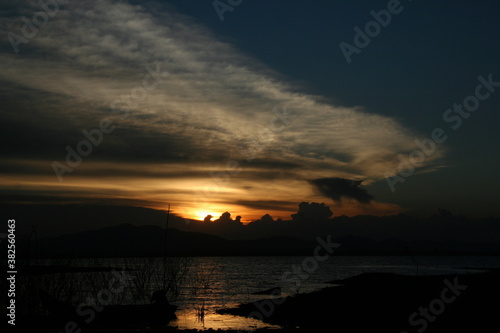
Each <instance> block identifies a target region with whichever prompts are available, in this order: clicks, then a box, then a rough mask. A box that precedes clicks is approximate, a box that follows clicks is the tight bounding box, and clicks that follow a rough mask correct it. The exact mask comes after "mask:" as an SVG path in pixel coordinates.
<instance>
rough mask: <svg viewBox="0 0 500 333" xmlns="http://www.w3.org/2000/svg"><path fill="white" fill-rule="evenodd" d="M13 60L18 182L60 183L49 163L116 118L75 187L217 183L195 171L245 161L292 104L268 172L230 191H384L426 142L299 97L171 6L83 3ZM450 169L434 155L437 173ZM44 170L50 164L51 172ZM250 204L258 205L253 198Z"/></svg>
mask: <svg viewBox="0 0 500 333" xmlns="http://www.w3.org/2000/svg"><path fill="white" fill-rule="evenodd" d="M19 3H20V2H19ZM16 8H18V9H20V8H22V6H20V5H17V7H16ZM19 15H26V10H23V13H19ZM19 19H20V18H19V16H16V15H13V13H12V12H11V11H10V12H9V15H8V16H5V17H3V18H2V20H5V21H4V24H3V26H2V30H3V31H1V32H2V34H6V33H7V32H9V31H11V30H15V29H16V28H17V29H18V28H19V25H18V22H19ZM2 50H3V52H2V53H1V54H0V63H1V64H2V71H0V81H1V82H3V86H4V88H1V90H0V94H1V95H2V98H3V100H4V103H5V109H6V111H5V113H4V114H3V115H2V116H1V118H2V120H3V121H4V124H5V125H4V129H5V130H6V131H7V133H9V134H13V132H15V131H18V130H19V129H21V130H22V133H21V135H20V137H22V138H23V139H21V140H17V141H14V142H12V143H11V144H10V146H7V147H3V148H2V153H3V155H4V156H5V159H9V160H13V159H15V160H16V161H18V163H24V167H23V169H17V170H18V171H19V173H30V172H34V171H33V170H37V172H40V174H44V175H47V176H49V174H51V173H52V176H51V177H52V179H53V180H54V181H57V179H56V177H55V176H53V172H52V169H51V167H50V162H51V161H52V160H59V159H60V160H63V159H64V156H65V151H64V147H65V146H66V145H75V144H76V143H77V142H78V140H81V139H82V137H81V130H82V129H89V128H94V127H96V126H97V125H98V123H99V121H100V120H101V119H102V118H104V117H109V116H110V117H112V119H113V121H114V122H115V123H116V126H117V130H116V131H115V132H113V133H112V134H109V135H108V136H106V137H105V138H104V142H103V144H102V145H101V146H100V147H99V149H96V151H95V153H93V155H92V156H90V157H89V158H88V161H85V162H84V164H85V163H87V164H88V165H89V166H91V167H88V168H85V169H81V170H80V169H79V170H77V171H75V173H74V174H72V175H71V177H74V176H75V177H76V175H80V176H89V177H90V176H92V177H99V176H103V175H106V174H107V171H106V170H109V169H114V170H116V173H117V174H120V173H121V175H122V176H123V177H137V174H136V173H138V172H139V173H142V174H143V175H142V176H143V177H147V174H148V173H150V172H152V173H153V174H154V177H157V176H158V170H152V169H154V167H148V166H141V167H140V168H139V169H135V171H133V172H131V171H130V168H128V167H123V165H122V163H123V162H127V163H131V162H137V161H144V162H145V164H147V163H148V161H149V162H154V163H164V164H165V170H166V169H169V168H170V169H171V170H174V171H172V172H171V175H173V174H175V175H176V176H178V177H181V178H182V174H185V173H190V172H194V173H195V174H196V175H195V176H194V177H193V178H192V179H195V180H199V181H201V180H202V179H207V178H209V177H208V176H205V177H202V176H201V175H200V172H199V169H197V171H195V169H196V168H194V167H193V165H194V164H195V163H200V164H203V165H209V166H211V167H217V166H218V165H221V164H224V163H225V162H227V161H228V160H230V159H231V160H244V159H245V158H246V156H247V155H248V150H249V149H250V147H251V146H252V145H253V144H255V142H257V143H259V142H258V140H257V139H256V137H257V136H258V133H259V130H260V129H262V128H265V127H266V126H268V124H269V121H270V119H272V117H273V114H272V110H273V108H276V107H281V106H284V105H286V106H287V109H288V110H289V112H290V113H291V114H293V115H294V117H295V118H294V121H293V122H291V123H290V124H289V125H288V126H287V127H286V129H284V130H283V131H281V132H280V133H279V134H277V135H275V137H274V138H273V140H272V141H270V142H268V144H267V145H266V146H265V148H264V149H263V150H262V151H261V152H260V153H259V156H258V159H259V161H260V162H259V163H260V164H259V163H257V161H256V163H254V164H252V163H248V165H247V166H248V167H251V168H252V170H249V172H247V173H244V172H243V173H241V175H239V176H238V177H234V178H233V179H232V183H231V186H236V184H238V185H239V186H241V188H243V186H249V187H250V184H251V181H252V179H254V178H267V179H269V180H272V179H274V178H275V177H276V176H277V175H278V173H277V172H284V175H285V176H286V177H290V179H292V180H294V181H295V180H297V181H299V180H302V181H304V188H306V187H307V186H306V185H307V182H305V180H307V179H313V178H323V177H344V178H350V179H367V182H368V183H369V182H373V181H377V180H380V179H383V178H384V174H385V173H386V172H387V171H388V170H395V169H396V168H397V166H398V163H399V160H398V158H397V157H398V155H402V154H407V153H408V152H409V151H411V150H412V149H414V148H415V144H414V139H415V138H416V137H418V135H416V134H414V133H412V132H411V131H410V130H408V129H407V128H404V127H403V126H402V125H401V124H399V123H398V122H397V121H395V120H394V119H391V118H388V117H385V116H381V115H376V114H371V113H368V112H367V111H366V110H363V108H362V107H355V108H353V107H345V106H340V105H331V104H327V103H325V102H322V101H321V99H320V98H319V97H318V96H312V95H308V94H305V93H300V87H297V86H295V85H293V84H291V83H287V82H283V80H282V78H281V76H279V75H278V74H276V73H274V72H273V70H272V69H269V68H267V67H266V66H265V65H264V64H261V63H259V62H258V61H256V60H254V59H251V58H250V57H248V56H246V55H245V54H243V53H242V52H240V51H239V50H237V49H236V48H235V47H233V46H232V45H230V44H228V43H225V42H222V41H220V40H218V39H217V37H216V36H214V35H213V34H212V33H211V32H210V31H208V30H207V29H206V28H205V27H203V26H202V25H199V24H197V23H196V22H194V21H193V19H191V18H189V17H185V16H183V15H180V14H178V13H175V12H172V11H170V10H166V9H165V8H161V7H160V8H154V9H152V8H146V7H144V6H141V5H131V4H128V3H125V2H120V3H116V2H115V3H113V2H111V1H107V0H103V1H72V2H70V3H69V4H68V5H65V6H61V8H60V12H59V13H58V15H57V16H55V17H54V18H52V19H51V20H50V22H48V23H47V25H46V26H44V27H43V29H40V31H39V33H38V35H37V36H36V38H33V39H32V40H31V41H30V44H29V48H28V49H27V50H26V51H25V52H20V53H19V54H15V53H13V52H11V51H10V52H9V50H8V45H5V44H2ZM153 64H158V66H160V68H161V71H162V72H166V73H168V77H166V78H165V79H164V80H163V81H162V82H161V83H160V84H159V85H158V87H157V89H155V90H153V91H150V92H148V95H147V96H146V97H145V98H144V99H142V100H137V101H136V102H137V103H135V105H132V106H129V107H127V108H124V107H123V104H120V105H121V108H122V109H121V110H119V111H121V112H127V114H128V116H127V117H126V118H125V119H120V115H121V113H120V112H117V110H116V109H115V110H112V108H113V107H112V105H113V104H112V103H113V102H114V101H116V100H117V99H121V98H122V97H123V96H127V95H130V94H131V91H132V89H134V87H137V86H138V85H140V84H141V82H142V80H143V77H144V75H145V73H146V72H145V68H146V67H147V66H148V65H150V66H152V65H153ZM331 79H332V80H335V78H334V77H332V78H331ZM6 87H8V88H6ZM28 100H29V103H27V101H28ZM13 128H17V130H14V129H13ZM33 156H36V161H37V163H34V158H33ZM439 158H440V155H439V154H435V155H433V158H432V159H429V160H426V163H427V164H432V163H434V162H435V161H436V160H438V159H439ZM40 161H46V169H45V170H44V171H41V170H40V164H39V163H38V162H40ZM110 165H111V167H110ZM178 165H184V171H180V170H179V169H178V167H177V166H178ZM270 165H275V166H279V165H281V166H282V167H281V168H280V167H277V168H274V167H270ZM29 167H32V168H33V169H32V170H31V171H29V170H27V169H29ZM424 167H425V166H424ZM99 168H102V169H99ZM42 169H43V168H42ZM256 169H261V170H256ZM138 170H140V171H138ZM277 170H281V171H277ZM12 172H14V171H12V170H10V171H9V173H12ZM162 172H163V171H162ZM162 172H160V173H162ZM165 172H166V173H169V171H165ZM162 176H166V177H167V178H168V175H162ZM190 176H191V175H190ZM285 184H286V183H285V182H283V183H280V186H279V187H278V188H276V190H275V194H276V196H277V197H278V198H279V197H280V195H284V196H285V197H286V195H285V194H286V191H287V190H286V189H284V187H285ZM54 186H57V185H54ZM165 190H168V186H166V187H165ZM247 192H252V191H251V190H248V191H247ZM309 192H310V191H309ZM252 193H253V192H252ZM306 194H307V193H305V194H304V195H306ZM242 195H244V194H242ZM214 199H215V198H214ZM240 199H242V200H255V197H253V194H250V193H249V194H247V197H242V198H240ZM263 200H264V199H263ZM284 200H288V198H286V199H284Z"/></svg>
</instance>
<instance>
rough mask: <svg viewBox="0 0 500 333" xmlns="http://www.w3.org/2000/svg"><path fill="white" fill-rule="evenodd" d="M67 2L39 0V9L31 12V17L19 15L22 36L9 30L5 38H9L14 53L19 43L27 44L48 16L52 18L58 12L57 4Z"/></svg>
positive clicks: (47, 20) (44, 23) (17, 50)
mask: <svg viewBox="0 0 500 333" xmlns="http://www.w3.org/2000/svg"><path fill="white" fill-rule="evenodd" d="M66 4H68V0H47V1H43V0H39V1H38V6H39V7H40V9H41V10H40V11H37V12H35V13H34V14H33V17H32V18H31V19H29V18H27V17H26V16H23V17H21V21H22V23H23V26H22V28H21V34H22V36H20V35H18V34H16V33H14V32H12V31H11V32H9V33H8V34H7V38H8V39H9V42H10V45H12V49H13V50H14V52H15V53H19V45H20V44H27V43H29V41H30V40H31V39H33V38H35V37H36V35H37V34H38V31H39V29H41V28H43V27H44V26H45V25H46V24H47V22H49V19H50V18H53V17H54V16H56V15H57V13H58V12H59V5H66Z"/></svg>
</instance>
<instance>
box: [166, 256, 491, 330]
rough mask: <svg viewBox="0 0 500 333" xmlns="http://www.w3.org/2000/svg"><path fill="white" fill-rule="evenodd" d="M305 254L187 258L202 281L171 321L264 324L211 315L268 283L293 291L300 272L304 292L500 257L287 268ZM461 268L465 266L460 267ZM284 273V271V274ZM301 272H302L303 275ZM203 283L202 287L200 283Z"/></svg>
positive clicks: (475, 265)
mask: <svg viewBox="0 0 500 333" xmlns="http://www.w3.org/2000/svg"><path fill="white" fill-rule="evenodd" d="M305 258H306V257H208V258H207V257H198V258H193V262H192V268H193V269H194V270H196V271H199V272H203V275H202V276H203V279H204V280H203V283H202V287H203V288H201V289H200V285H199V284H196V283H193V284H191V285H187V286H186V288H184V289H183V292H182V295H181V298H180V299H179V300H178V301H177V302H176V304H177V305H179V310H178V313H177V315H178V320H176V321H174V322H172V323H171V325H172V326H177V327H179V328H181V329H188V328H196V329H204V328H205V329H208V328H213V329H218V328H221V329H229V328H232V329H252V328H256V327H269V326H268V325H265V324H263V323H261V322H259V321H257V320H250V319H247V318H242V317H234V316H228V315H217V314H215V310H216V309H219V308H224V307H232V306H236V305H238V304H240V303H242V302H251V301H255V300H259V299H262V298H265V297H266V295H252V293H254V292H257V291H262V290H266V289H270V288H274V287H281V288H282V291H283V295H284V296H288V295H291V294H293V293H294V289H293V286H294V285H295V282H291V280H292V279H293V278H294V277H298V275H297V274H301V275H302V277H301V278H300V281H301V282H300V289H299V293H303V292H310V291H313V290H318V289H321V288H324V287H328V286H332V285H331V284H328V283H326V282H328V281H332V280H336V279H344V278H348V277H351V276H355V275H358V274H361V273H363V272H392V273H399V274H407V275H417V274H420V275H424V274H444V273H455V274H465V273H468V272H475V271H476V269H481V268H488V267H498V268H500V257H415V258H409V257H402V256H389V257H373V256H357V257H352V256H347V257H341V256H340V257H331V258H329V259H328V260H327V261H324V262H321V263H319V265H318V267H317V269H316V270H315V271H314V272H311V273H310V274H308V273H306V272H304V271H301V272H300V273H293V272H294V267H295V269H296V268H297V267H298V266H300V265H301V264H302V262H303V260H304V259H305ZM464 268H467V269H464ZM312 269H313V266H311V270H312ZM286 272H290V273H288V274H286V276H285V277H284V274H285V273H286ZM306 275H308V276H307V277H306ZM205 287H206V288H205ZM200 304H204V306H205V318H204V321H200V320H199V319H198V318H197V316H196V309H197V308H199V306H200Z"/></svg>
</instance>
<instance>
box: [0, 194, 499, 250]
mask: <svg viewBox="0 0 500 333" xmlns="http://www.w3.org/2000/svg"><path fill="white" fill-rule="evenodd" d="M0 208H1V209H2V211H9V212H11V213H12V215H11V217H10V218H12V217H13V218H15V219H16V221H18V225H17V232H18V239H20V240H21V242H22V241H27V240H28V239H29V240H31V242H33V241H34V240H35V239H38V246H39V250H40V251H41V253H43V255H47V256H60V254H61V253H62V254H71V255H77V256H86V255H89V256H96V255H98V256H148V255H162V254H163V253H164V240H165V229H164V228H165V224H166V218H167V214H166V212H164V211H158V210H153V209H147V208H138V207H125V206H123V207H121V206H79V205H63V206H59V205H9V206H8V207H6V205H2V207H0ZM7 208H8V209H7ZM331 213H332V212H331V211H330V209H329V208H328V207H327V206H325V205H324V204H318V203H301V204H300V205H299V210H298V212H297V213H296V214H292V216H291V219H290V220H286V221H284V220H274V219H273V218H272V217H271V216H269V215H265V216H263V217H262V218H261V219H259V220H257V221H253V222H251V223H249V224H247V225H244V224H242V223H241V222H240V218H239V217H234V218H233V217H232V216H231V214H230V213H228V212H225V213H223V214H222V215H221V216H220V217H219V218H209V217H207V218H206V219H205V221H196V220H190V219H183V218H182V217H179V216H177V215H175V214H170V218H169V228H170V230H169V232H168V240H167V243H168V253H169V254H172V255H299V254H300V255H307V254H309V252H310V251H311V249H314V247H315V244H317V243H316V239H317V237H318V236H320V237H323V238H325V237H327V236H328V235H330V237H331V238H332V239H335V241H336V242H338V243H341V244H342V249H339V253H340V254H404V253H415V254H422V253H431V252H432V253H433V254H437V253H443V254H463V253H471V254H478V253H489V254H491V253H500V242H498V239H500V227H499V225H500V223H498V222H499V221H498V219H497V218H489V219H478V220H471V219H467V218H465V217H462V216H458V217H457V216H454V215H452V214H451V213H450V212H449V211H447V210H439V211H438V212H437V213H436V214H435V215H433V216H430V217H428V218H425V219H423V218H416V217H410V216H406V215H395V216H385V217H375V216H356V217H346V216H339V217H335V218H331V215H332V214H331ZM35 231H36V233H35Z"/></svg>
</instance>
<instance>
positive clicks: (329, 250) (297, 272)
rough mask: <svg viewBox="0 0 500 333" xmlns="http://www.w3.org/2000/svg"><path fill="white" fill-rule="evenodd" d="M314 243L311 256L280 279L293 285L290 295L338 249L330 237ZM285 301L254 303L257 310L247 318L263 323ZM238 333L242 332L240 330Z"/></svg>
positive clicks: (282, 298)
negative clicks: (316, 243) (315, 244)
mask: <svg viewBox="0 0 500 333" xmlns="http://www.w3.org/2000/svg"><path fill="white" fill-rule="evenodd" d="M316 241H317V242H318V246H316V248H315V249H314V252H313V255H312V256H309V257H306V258H304V259H303V260H302V262H301V263H300V265H292V267H291V270H289V271H286V272H285V273H284V274H283V275H282V277H281V280H282V281H283V282H284V283H286V282H293V283H294V284H295V285H294V286H293V287H292V288H291V289H290V293H292V294H295V293H297V292H298V290H299V289H300V286H301V285H302V283H303V282H304V281H306V280H307V279H308V278H309V277H310V276H311V274H313V273H314V272H316V270H317V269H318V268H319V264H320V263H321V262H323V261H326V260H328V259H329V258H330V257H331V255H332V254H333V252H334V251H335V249H337V248H339V247H340V244H339V243H333V242H332V239H331V235H328V236H327V237H326V240H324V239H323V238H321V237H317V238H316ZM272 295H274V296H279V295H280V294H278V293H277V292H276V293H274V292H273V293H272ZM285 301H286V298H284V297H281V298H271V299H265V300H261V301H255V302H253V304H254V305H255V307H256V309H257V310H256V311H252V312H251V313H249V314H248V316H247V317H248V318H253V319H258V320H260V321H264V317H267V318H269V317H270V316H271V315H272V314H273V313H274V311H275V309H276V307H275V306H276V305H281V304H283V303H285ZM238 332H242V331H241V330H240V331H238Z"/></svg>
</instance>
